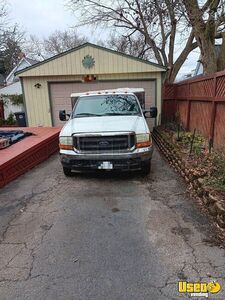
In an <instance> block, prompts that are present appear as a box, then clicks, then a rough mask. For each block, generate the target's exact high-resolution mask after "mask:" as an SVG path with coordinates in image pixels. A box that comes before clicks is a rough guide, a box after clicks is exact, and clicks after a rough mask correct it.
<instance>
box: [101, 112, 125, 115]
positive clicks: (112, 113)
mask: <svg viewBox="0 0 225 300" xmlns="http://www.w3.org/2000/svg"><path fill="white" fill-rule="evenodd" d="M124 115H126V114H123V113H114V112H111V113H105V114H102V116H124Z"/></svg>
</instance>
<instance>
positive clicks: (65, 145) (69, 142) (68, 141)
mask: <svg viewBox="0 0 225 300" xmlns="http://www.w3.org/2000/svg"><path fill="white" fill-rule="evenodd" d="M59 148H60V149H62V150H73V138H72V136H60V137H59Z"/></svg>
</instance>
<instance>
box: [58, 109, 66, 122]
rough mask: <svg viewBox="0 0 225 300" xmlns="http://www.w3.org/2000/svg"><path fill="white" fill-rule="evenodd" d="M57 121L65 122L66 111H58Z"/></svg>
mask: <svg viewBox="0 0 225 300" xmlns="http://www.w3.org/2000/svg"><path fill="white" fill-rule="evenodd" d="M59 120H60V121H66V111H65V110H60V111H59Z"/></svg>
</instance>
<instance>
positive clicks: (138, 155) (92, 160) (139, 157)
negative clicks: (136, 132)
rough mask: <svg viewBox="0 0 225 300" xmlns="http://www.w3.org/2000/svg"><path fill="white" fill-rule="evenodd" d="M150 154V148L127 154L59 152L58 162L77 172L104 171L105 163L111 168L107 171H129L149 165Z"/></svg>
mask: <svg viewBox="0 0 225 300" xmlns="http://www.w3.org/2000/svg"><path fill="white" fill-rule="evenodd" d="M152 152H153V148H152V147H148V148H140V149H135V150H134V151H133V152H128V153H101V154H99V153H97V154H86V153H85V154H84V153H82V154H81V153H76V152H74V151H69V150H60V160H61V163H62V165H63V167H65V168H69V169H72V170H77V171H82V170H99V169H104V165H105V163H106V162H107V163H108V164H109V165H110V166H112V167H110V168H109V169H112V170H124V171H129V170H140V169H141V168H142V167H143V166H144V165H146V164H147V163H150V160H151V158H152ZM102 166H103V167H102ZM106 169H107V168H106Z"/></svg>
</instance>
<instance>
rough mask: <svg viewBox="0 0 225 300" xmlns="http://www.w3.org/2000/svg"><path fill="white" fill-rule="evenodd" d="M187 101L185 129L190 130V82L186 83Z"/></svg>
mask: <svg viewBox="0 0 225 300" xmlns="http://www.w3.org/2000/svg"><path fill="white" fill-rule="evenodd" d="M187 89H188V92H187V101H188V108H187V123H186V129H187V130H188V131H189V130H190V114H191V99H190V83H189V82H188V84H187Z"/></svg>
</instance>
